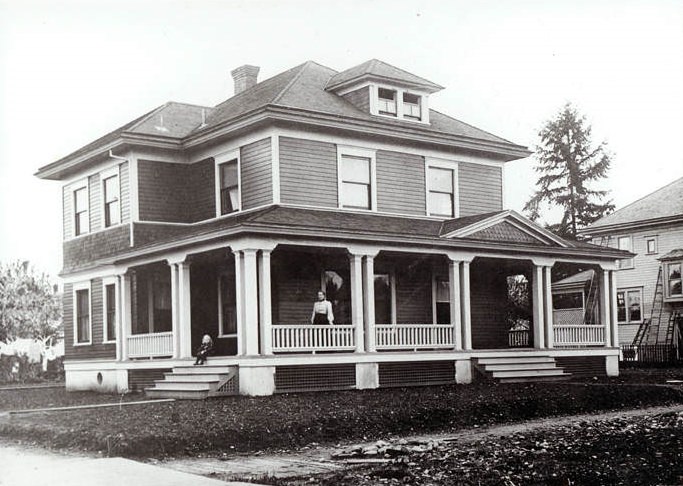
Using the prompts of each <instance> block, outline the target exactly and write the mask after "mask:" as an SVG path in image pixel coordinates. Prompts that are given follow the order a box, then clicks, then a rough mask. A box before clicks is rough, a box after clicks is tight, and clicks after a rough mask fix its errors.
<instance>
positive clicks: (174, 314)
mask: <svg viewBox="0 0 683 486" xmlns="http://www.w3.org/2000/svg"><path fill="white" fill-rule="evenodd" d="M169 266H170V267H171V330H172V331H173V357H174V358H179V357H180V342H181V340H180V326H179V323H180V315H179V310H180V306H179V305H178V300H179V299H180V294H179V292H178V265H177V264H175V263H169Z"/></svg>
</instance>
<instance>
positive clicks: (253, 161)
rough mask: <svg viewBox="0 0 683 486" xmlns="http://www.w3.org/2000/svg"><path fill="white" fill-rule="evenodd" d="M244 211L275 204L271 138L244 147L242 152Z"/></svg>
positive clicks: (241, 169)
mask: <svg viewBox="0 0 683 486" xmlns="http://www.w3.org/2000/svg"><path fill="white" fill-rule="evenodd" d="M240 164H241V167H240V175H241V182H242V209H251V208H255V207H258V206H263V205H266V204H270V203H272V202H273V174H272V170H273V169H272V156H271V148H270V138H266V139H263V140H259V141H258V142H254V143H251V144H249V145H245V146H244V147H242V149H241V152H240Z"/></svg>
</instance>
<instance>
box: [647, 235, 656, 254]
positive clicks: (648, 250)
mask: <svg viewBox="0 0 683 486" xmlns="http://www.w3.org/2000/svg"><path fill="white" fill-rule="evenodd" d="M657 240H658V238H657V235H653V236H646V237H645V254H646V255H656V254H658V253H659V241H657ZM651 241H652V242H654V245H655V249H654V251H650V249H649V248H648V244H649V243H650V242H651Z"/></svg>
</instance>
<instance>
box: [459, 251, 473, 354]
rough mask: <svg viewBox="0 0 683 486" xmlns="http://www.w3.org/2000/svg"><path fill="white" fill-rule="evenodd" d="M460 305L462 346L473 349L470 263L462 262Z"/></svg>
mask: <svg viewBox="0 0 683 486" xmlns="http://www.w3.org/2000/svg"><path fill="white" fill-rule="evenodd" d="M460 305H461V311H462V315H461V322H462V346H463V348H464V349H467V350H470V349H472V317H471V311H470V262H469V261H464V262H462V272H461V273H460Z"/></svg>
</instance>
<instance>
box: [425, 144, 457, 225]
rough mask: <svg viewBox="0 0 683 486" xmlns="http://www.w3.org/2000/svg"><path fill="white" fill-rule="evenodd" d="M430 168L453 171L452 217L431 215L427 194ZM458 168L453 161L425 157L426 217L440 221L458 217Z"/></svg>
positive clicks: (429, 190)
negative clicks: (439, 219)
mask: <svg viewBox="0 0 683 486" xmlns="http://www.w3.org/2000/svg"><path fill="white" fill-rule="evenodd" d="M431 167H434V168H437V169H449V170H452V171H453V216H442V215H433V214H431V213H432V208H431V204H430V202H429V194H430V192H431V188H430V186H429V169H430V168H431ZM458 167H459V164H458V162H457V161H455V160H448V159H439V158H436V157H425V172H424V173H425V208H426V215H427V216H430V217H433V218H441V219H452V218H459V217H460V191H459V188H458V182H459V180H460V178H459V174H458Z"/></svg>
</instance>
